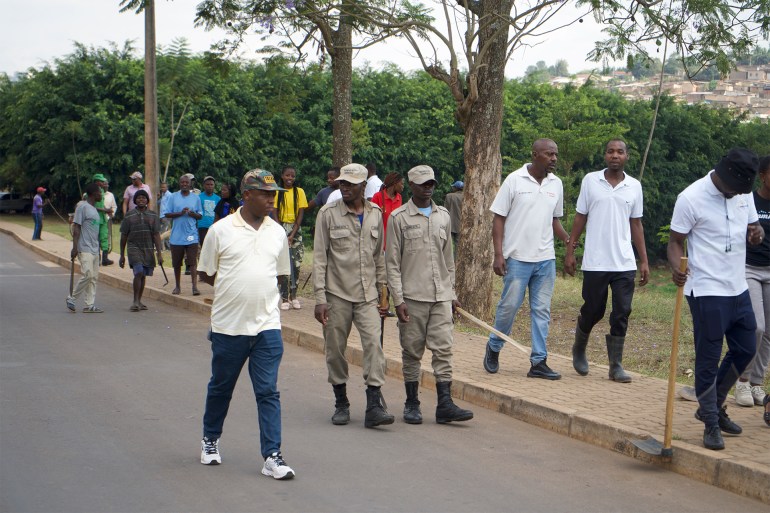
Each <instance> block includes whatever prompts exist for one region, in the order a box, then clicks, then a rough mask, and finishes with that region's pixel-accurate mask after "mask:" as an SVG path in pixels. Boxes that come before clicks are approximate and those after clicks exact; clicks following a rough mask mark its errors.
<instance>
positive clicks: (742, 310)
mask: <svg viewBox="0 0 770 513" xmlns="http://www.w3.org/2000/svg"><path fill="white" fill-rule="evenodd" d="M758 168H759V159H758V158H757V156H756V155H755V154H754V153H753V152H751V151H749V150H745V149H742V148H734V149H732V150H730V152H729V153H728V154H727V156H726V157H724V158H722V160H720V161H719V163H718V164H717V165H716V167H715V168H714V170H713V171H711V172H709V174H707V175H706V176H705V177H703V178H701V179H700V180H698V181H696V182H694V183H692V184H691V185H690V186H689V187H687V188H686V189H685V190H684V191H682V193H681V194H679V197H678V198H677V200H676V205H675V206H674V213H673V216H672V218H671V233H670V237H669V241H668V263H669V265H670V266H671V273H672V280H673V282H674V283H675V284H676V286H678V287H681V286H684V294H685V296H686V297H687V304H688V305H689V306H690V313H691V314H692V321H693V336H694V339H695V393H696V394H697V396H698V403H699V406H700V407H699V408H698V410H697V411H696V412H695V418H696V419H698V420H700V421H701V422H703V424H705V428H704V431H703V445H704V447H706V449H712V450H720V449H724V447H725V443H724V439H723V438H722V432H725V433H728V434H731V435H739V434H741V432H742V431H743V429H741V427H740V426H739V425H738V424H736V423H735V422H733V421H732V420H730V417H728V416H727V411H726V408H725V406H724V402H725V399H726V398H727V394H728V393H729V391H730V388H732V386H733V385H734V384H735V382H736V381H737V380H738V377H740V375H741V373H742V372H743V371H744V370H745V369H746V367H747V366H748V365H749V363H750V362H751V360H752V358H754V353H755V352H756V333H755V332H756V328H757V323H756V318H755V317H754V310H753V309H752V307H751V298H750V297H749V290H748V289H749V286H748V283H747V282H746V272H745V265H746V242H747V241H748V243H749V244H752V245H756V244H760V243H761V242H762V239H763V238H764V236H765V233H764V230H763V229H762V227H761V226H760V224H759V217H758V215H757V210H756V208H755V206H754V197H753V196H752V195H751V189H752V186H753V185H754V180H755V178H756V176H757V170H758ZM685 240H687V247H688V252H689V265H688V268H687V270H686V271H685V272H682V271H680V270H679V260H680V259H681V257H682V256H684V249H685V248H684V244H685ZM725 338H726V339H727V347H728V350H727V354H725V356H724V358H723V359H722V363H721V364H720V363H719V359H720V357H721V356H722V340H723V339H725Z"/></svg>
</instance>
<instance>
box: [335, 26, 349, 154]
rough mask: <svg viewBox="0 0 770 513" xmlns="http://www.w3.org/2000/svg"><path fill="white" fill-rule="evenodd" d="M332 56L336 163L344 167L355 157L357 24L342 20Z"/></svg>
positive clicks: (336, 32) (336, 34)
mask: <svg viewBox="0 0 770 513" xmlns="http://www.w3.org/2000/svg"><path fill="white" fill-rule="evenodd" d="M333 37H334V49H333V50H332V51H331V58H332V82H333V84H334V86H333V94H334V98H333V100H332V141H333V142H332V165H333V166H339V167H342V166H344V165H347V164H350V163H351V162H352V161H353V137H352V133H351V113H352V110H353V107H352V105H353V95H352V82H353V49H352V48H351V46H352V44H353V27H352V25H349V24H347V23H345V19H344V18H343V19H341V20H340V26H339V28H338V29H337V30H336V31H335V32H334V35H333Z"/></svg>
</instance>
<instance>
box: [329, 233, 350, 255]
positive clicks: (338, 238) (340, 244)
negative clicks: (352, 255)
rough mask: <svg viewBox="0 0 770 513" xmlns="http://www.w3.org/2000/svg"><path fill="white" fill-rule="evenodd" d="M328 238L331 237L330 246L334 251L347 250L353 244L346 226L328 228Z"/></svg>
mask: <svg viewBox="0 0 770 513" xmlns="http://www.w3.org/2000/svg"><path fill="white" fill-rule="evenodd" d="M329 238H330V239H331V247H332V249H333V250H334V251H339V252H345V251H349V250H350V248H351V247H352V246H353V242H352V240H351V238H352V237H351V234H350V230H349V229H347V228H337V229H334V230H330V232H329Z"/></svg>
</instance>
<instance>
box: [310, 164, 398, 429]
mask: <svg viewBox="0 0 770 513" xmlns="http://www.w3.org/2000/svg"><path fill="white" fill-rule="evenodd" d="M366 177H367V170H366V168H365V167H364V166H362V165H360V164H348V165H347V166H345V167H343V168H342V170H341V172H340V176H339V177H338V178H337V181H338V182H339V184H340V191H341V192H342V201H336V202H332V203H327V204H326V205H324V206H323V208H321V210H320V211H319V212H318V218H317V219H316V228H315V242H314V249H313V292H314V294H315V300H316V306H315V318H316V320H317V321H318V322H320V323H321V324H323V333H324V342H325V344H324V350H325V353H326V367H327V369H328V371H329V383H331V384H332V387H333V389H334V396H335V399H336V402H335V411H334V415H333V416H332V423H333V424H337V425H343V424H347V423H348V422H350V402H349V401H348V397H347V391H346V383H347V380H348V362H347V361H346V360H345V348H346V347H347V343H348V336H349V335H350V328H351V325H352V324H353V323H355V325H356V328H357V329H358V333H359V335H360V337H361V346H362V348H363V351H364V365H363V366H364V381H365V382H366V385H367V388H366V417H365V420H364V426H365V427H368V428H371V427H375V426H380V425H384V424H392V423H393V415H390V414H389V413H388V412H387V411H386V410H385V404H384V401H383V399H382V393H381V392H380V387H381V386H382V385H383V384H384V383H385V354H384V353H383V352H382V347H380V343H379V335H380V327H379V324H380V322H379V321H380V315H381V313H379V312H378V308H377V290H378V285H384V284H385V280H386V277H385V257H384V255H383V252H382V246H383V240H384V238H385V234H384V233H383V224H382V213H381V212H380V209H379V208H378V207H377V206H376V205H374V204H372V203H370V202H369V201H367V200H365V199H364V194H363V193H364V187H366Z"/></svg>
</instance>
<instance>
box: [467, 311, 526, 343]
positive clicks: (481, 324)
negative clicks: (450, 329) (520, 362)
mask: <svg viewBox="0 0 770 513" xmlns="http://www.w3.org/2000/svg"><path fill="white" fill-rule="evenodd" d="M455 310H456V311H457V313H459V314H460V315H462V316H463V317H465V318H466V319H468V320H469V321H471V322H472V323H473V324H475V325H476V326H478V327H480V328H484V329H485V330H488V331H490V332H492V333H494V334H495V335H497V336H498V337H500V338H501V339H503V340H505V341H506V342H508V343H509V344H511V345H512V346H513V347H515V348H516V349H518V350H519V351H521V352H522V353H526V354H530V352H531V351H530V350H529V348H527V347H524V346H522V345H521V344H519V343H518V342H516V341H515V340H513V339H512V338H511V337H509V336H508V335H506V334H505V333H503V332H502V331H499V330H496V329H495V328H493V327H492V326H490V325H489V324H487V323H486V322H484V321H482V320H481V319H479V318H478V317H476V316H474V315H473V314H471V313H470V312H468V311H466V310H463V309H462V308H459V307H458V308H456V309H455Z"/></svg>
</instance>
